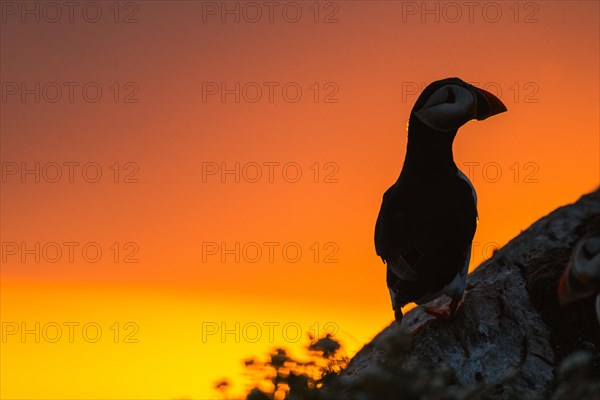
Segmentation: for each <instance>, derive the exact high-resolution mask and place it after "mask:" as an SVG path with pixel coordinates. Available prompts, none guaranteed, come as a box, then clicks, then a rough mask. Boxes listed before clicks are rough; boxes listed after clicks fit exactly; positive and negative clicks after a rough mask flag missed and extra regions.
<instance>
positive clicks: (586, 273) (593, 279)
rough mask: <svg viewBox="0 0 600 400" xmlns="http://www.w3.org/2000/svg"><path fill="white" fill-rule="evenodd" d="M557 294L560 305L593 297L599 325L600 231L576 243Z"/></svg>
mask: <svg viewBox="0 0 600 400" xmlns="http://www.w3.org/2000/svg"><path fill="white" fill-rule="evenodd" d="M557 294H558V301H559V303H560V304H561V305H565V304H569V303H572V302H574V301H576V300H579V299H582V298H585V297H589V296H594V295H595V296H596V318H597V319H598V323H599V324H600V230H599V231H598V232H595V233H591V234H588V235H586V236H584V237H583V238H582V239H581V240H579V241H578V242H577V244H576V245H575V247H574V248H573V252H572V253H571V258H570V259H569V263H568V264H567V268H566V269H565V271H564V272H563V274H562V276H561V278H560V281H559V283H558V293H557Z"/></svg>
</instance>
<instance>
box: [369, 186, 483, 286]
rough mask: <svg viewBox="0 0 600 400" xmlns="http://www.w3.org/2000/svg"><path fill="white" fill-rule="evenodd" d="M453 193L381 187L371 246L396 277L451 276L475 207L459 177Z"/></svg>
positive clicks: (465, 247) (471, 227) (467, 243)
mask: <svg viewBox="0 0 600 400" xmlns="http://www.w3.org/2000/svg"><path fill="white" fill-rule="evenodd" d="M453 186H455V188H456V189H458V191H455V190H452V191H449V192H448V193H454V194H455V195H453V196H446V197H444V198H442V199H440V198H439V196H431V195H425V196H422V197H418V198H415V197H414V196H412V195H409V196H406V195H404V196H403V194H402V192H397V193H394V194H392V193H390V192H389V191H388V192H386V194H385V195H384V199H383V202H382V206H381V210H380V213H379V216H378V219H377V223H376V225H375V249H376V251H377V254H378V255H379V256H381V258H382V259H383V260H384V261H385V262H386V264H387V265H388V268H389V269H390V270H391V271H392V272H393V273H394V274H395V275H396V276H397V277H398V278H399V279H400V280H407V281H412V280H416V279H434V280H436V281H437V280H448V281H449V280H451V279H452V278H453V277H454V276H455V275H456V274H457V273H458V272H460V271H461V270H462V268H463V267H464V260H463V259H464V255H465V252H467V250H468V248H469V246H470V244H471V241H472V240H473V235H474V234H475V227H476V218H477V210H476V206H475V200H474V199H473V196H472V192H471V187H470V186H469V185H468V184H466V183H465V182H464V181H463V180H462V179H459V180H456V181H455V182H454V185H453Z"/></svg>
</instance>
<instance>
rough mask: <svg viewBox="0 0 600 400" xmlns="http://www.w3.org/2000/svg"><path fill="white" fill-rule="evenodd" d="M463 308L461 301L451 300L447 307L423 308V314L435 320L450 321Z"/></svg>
mask: <svg viewBox="0 0 600 400" xmlns="http://www.w3.org/2000/svg"><path fill="white" fill-rule="evenodd" d="M462 308H463V302H462V299H460V300H459V299H452V301H451V302H450V304H449V305H447V306H442V307H438V306H431V307H425V312H426V313H427V314H429V315H432V316H434V317H436V318H437V319H443V320H446V321H447V320H451V319H452V318H454V316H455V315H456V314H457V313H458V312H459V311H460V310H462Z"/></svg>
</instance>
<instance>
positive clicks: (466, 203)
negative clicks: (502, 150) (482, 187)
mask: <svg viewBox="0 0 600 400" xmlns="http://www.w3.org/2000/svg"><path fill="white" fill-rule="evenodd" d="M505 111H507V108H506V106H505V105H504V104H503V103H502V101H500V99H499V98H498V97H496V96H495V95H493V94H492V93H489V92H488V91H485V90H483V89H480V88H477V87H475V86H473V85H471V84H469V83H467V82H465V81H463V80H462V79H459V78H447V79H442V80H438V81H435V82H433V83H431V84H429V85H428V86H427V87H426V88H425V89H424V90H423V92H422V93H421V94H420V96H419V97H418V99H417V101H416V103H415V105H414V106H413V109H412V111H411V113H410V117H409V120H408V142H407V146H406V155H405V158H404V164H403V166H402V170H401V172H400V176H399V177H398V180H397V181H396V183H394V184H393V185H392V186H391V187H390V188H389V189H388V190H387V191H386V192H385V193H384V195H383V200H382V202H381V208H380V210H379V215H378V217H377V221H376V224H375V250H376V253H377V255H378V256H380V257H381V259H382V260H383V263H384V264H385V265H386V282H387V287H388V289H389V293H390V298H391V302H392V309H393V311H394V317H395V320H396V322H398V323H399V324H400V322H401V321H402V317H403V314H402V307H403V306H404V305H406V304H408V303H412V302H414V303H417V304H419V305H420V304H425V303H428V302H430V301H432V300H434V299H436V298H438V297H440V296H442V295H444V294H445V295H446V296H448V297H449V298H450V303H449V304H448V305H445V306H442V307H435V306H430V307H426V308H425V312H426V313H428V314H430V315H432V316H434V317H435V318H438V319H444V320H450V319H452V318H453V317H454V316H455V315H456V313H457V312H458V311H459V310H460V308H461V307H462V298H463V293H464V291H465V287H466V278H467V273H468V268H469V261H470V257H471V243H472V241H473V236H474V235H475V229H476V226H477V222H478V215H477V195H476V193H475V189H474V188H473V185H472V184H471V182H470V181H469V179H468V178H467V176H466V175H465V174H464V173H462V172H461V171H460V169H458V167H457V166H456V164H455V162H454V157H453V154H452V143H453V141H454V137H455V136H456V133H457V131H458V129H459V128H460V127H461V126H463V125H464V124H465V123H467V122H468V121H470V120H473V119H476V120H484V119H487V118H489V117H491V116H493V115H496V114H499V113H502V112H505Z"/></svg>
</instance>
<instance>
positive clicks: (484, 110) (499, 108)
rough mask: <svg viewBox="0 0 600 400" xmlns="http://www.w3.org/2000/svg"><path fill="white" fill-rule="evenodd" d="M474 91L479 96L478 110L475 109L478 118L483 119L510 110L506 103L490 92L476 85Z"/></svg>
mask: <svg viewBox="0 0 600 400" xmlns="http://www.w3.org/2000/svg"><path fill="white" fill-rule="evenodd" d="M473 92H474V93H475V97H477V110H476V111H475V118H477V120H479V121H481V120H484V119H486V118H489V117H491V116H492V115H496V114H500V113H503V112H504V111H507V110H508V109H507V108H506V106H505V105H504V103H502V101H500V99H499V98H497V97H496V96H494V95H493V94H491V93H490V92H488V91H486V90H483V89H479V88H478V87H475V86H473Z"/></svg>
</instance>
